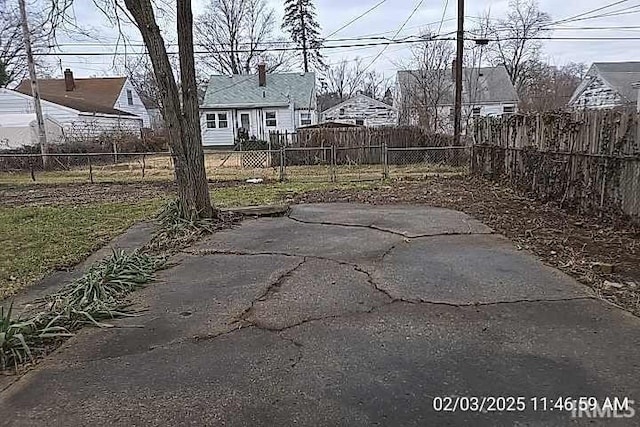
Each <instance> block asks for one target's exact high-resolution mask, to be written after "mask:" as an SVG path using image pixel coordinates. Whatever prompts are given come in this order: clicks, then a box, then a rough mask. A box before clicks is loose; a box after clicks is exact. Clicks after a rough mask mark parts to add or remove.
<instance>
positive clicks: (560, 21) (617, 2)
mask: <svg viewBox="0 0 640 427" xmlns="http://www.w3.org/2000/svg"><path fill="white" fill-rule="evenodd" d="M628 1H629V0H619V1H616V2H613V3H609V4H607V5H604V6H601V7H598V8H596V9H592V10H588V11H586V12H582V13H579V14H577V15H573V16H569V17H567V18H563V19H560V20H558V21H555V22H552V23H551V24H561V23H563V22H567V21H571V20H572V19H576V18H580V17H582V16H585V15H591V14H592V13H595V12H599V11H601V10H604V9H608V8H610V7H613V6H617V5H619V4H622V3H627V2H628Z"/></svg>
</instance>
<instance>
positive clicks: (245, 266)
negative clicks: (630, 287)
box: [0, 206, 640, 426]
mask: <svg viewBox="0 0 640 427" xmlns="http://www.w3.org/2000/svg"><path fill="white" fill-rule="evenodd" d="M355 208H357V206H356V207H354V209H355ZM336 209H337V210H340V209H347V210H348V209H349V207H348V206H339V207H336ZM352 212H355V211H352ZM409 212H413V213H414V214H415V211H407V215H408V213H409ZM403 221H404V220H403ZM356 222H358V223H361V224H365V223H367V222H368V220H367V221H365V220H361V219H357V218H356ZM454 222H455V223H456V224H458V225H459V221H454ZM458 225H456V227H458ZM425 229H426V228H425V227H423V228H422V231H421V232H423V231H424V230H425ZM452 229H453V228H452ZM403 230H404V231H407V230H409V231H410V232H416V233H417V231H416V230H414V229H408V228H407V229H404V228H402V227H401V226H400V225H398V227H396V226H395V225H394V231H393V232H388V231H380V230H376V229H373V228H371V227H369V226H361V225H324V224H315V223H312V224H309V223H302V222H298V221H294V220H292V219H289V218H262V219H258V220H249V221H245V222H244V223H242V225H241V226H239V227H237V228H235V229H232V230H225V231H222V232H219V233H216V234H215V235H213V236H211V237H210V238H208V239H206V240H205V241H203V242H202V243H201V244H199V245H198V247H197V248H194V249H196V252H194V254H191V255H186V254H182V255H180V256H179V257H177V258H176V261H178V262H179V264H178V265H177V266H176V267H174V268H172V269H170V270H167V271H165V272H163V273H162V275H161V279H162V281H161V282H160V283H156V284H153V285H151V286H149V287H147V288H146V289H144V290H143V291H141V292H139V293H136V294H135V295H134V296H133V301H134V303H135V305H136V306H137V307H141V308H147V311H146V312H144V313H143V315H142V316H141V317H137V318H132V319H127V320H123V321H119V323H118V325H119V326H128V328H125V329H120V328H118V329H111V330H95V329H86V330H84V331H82V332H81V333H80V334H79V335H78V336H76V337H74V338H72V339H71V340H69V341H67V343H66V344H65V345H64V347H63V348H61V349H60V350H59V351H57V352H55V353H54V354H52V355H50V356H49V357H48V358H47V359H46V360H44V361H43V362H42V363H41V364H40V365H38V366H37V367H36V368H34V369H33V370H32V371H30V372H29V373H27V374H26V375H25V376H23V377H22V378H21V379H20V380H18V381H17V382H15V383H14V384H12V385H10V386H9V387H8V388H6V389H4V390H2V391H0V414H2V417H0V425H3V426H4V425H20V426H22V425H38V426H39V425H109V424H113V425H174V424H175V425H184V424H194V425H229V426H246V425H251V426H254V425H256V426H262V425H264V426H272V425H278V426H280V425H283V426H284V425H303V426H325V425H326V426H335V425H348V426H365V425H366V426H369V425H376V424H377V425H389V426H396V425H402V426H424V425H480V426H482V425H488V426H494V425H529V426H554V425H568V424H571V425H598V424H599V423H600V421H602V420H593V419H591V418H589V419H586V418H582V419H572V418H571V414H568V413H567V412H566V411H558V410H554V411H550V410H546V411H543V410H541V409H540V408H541V406H542V405H543V403H542V402H543V400H542V399H550V400H548V401H553V402H555V400H556V399H557V398H559V397H564V398H566V397H575V398H579V397H581V396H594V397H597V398H598V399H604V398H605V397H619V398H625V397H627V398H628V399H631V400H633V401H635V402H640V383H639V382H638V381H637V373H638V372H640V353H638V351H637V349H638V348H639V347H640V319H638V318H636V317H634V316H632V315H630V314H628V313H626V312H623V311H621V310H618V309H615V308H613V307H610V306H608V305H605V304H604V303H602V302H600V301H597V300H594V299H588V298H586V297H585V293H584V288H582V287H581V286H579V285H578V284H577V283H576V282H574V281H573V280H571V279H569V278H568V277H566V276H564V275H562V274H561V273H559V272H558V271H556V270H554V269H551V268H549V267H545V266H544V265H542V264H541V263H540V262H539V261H538V260H536V259H535V258H533V257H531V256H530V255H529V254H527V253H525V252H521V251H516V250H515V249H514V248H513V247H512V246H511V245H510V244H509V242H508V241H507V240H506V239H504V238H502V237H500V236H495V235H486V234H476V233H473V234H469V235H467V233H459V234H463V235H456V236H443V235H437V236H429V237H420V238H412V239H407V238H404V237H403V236H401V235H398V233H397V231H403ZM438 230H440V231H442V230H444V231H445V232H446V231H447V230H448V228H447V227H441V226H438ZM219 251H223V252H226V253H225V254H220V253H217V252H219ZM387 294H390V295H391V296H392V297H395V298H401V299H403V300H413V301H419V300H424V301H430V302H419V303H418V302H407V301H398V300H395V301H392V299H391V298H389V297H388V296H387ZM576 298H577V299H576ZM521 300H526V302H522V301H521ZM556 300H557V301H556ZM560 300H561V301H560ZM433 301H435V302H437V303H434V302H433ZM475 303H481V304H488V305H467V304H475ZM494 303H495V304H494ZM252 322H253V323H252ZM136 324H139V325H142V326H144V328H134V327H132V326H134V325H136ZM280 329H282V330H280ZM3 385H4V383H1V382H0V387H3ZM437 396H450V397H451V396H453V397H456V396H516V397H518V396H522V397H524V398H525V404H526V410H525V411H506V410H505V411H500V412H493V411H484V412H473V411H466V412H465V411H460V410H458V411H455V412H436V411H435V410H434V408H433V402H434V398H435V397H437ZM532 398H537V399H538V400H537V403H538V410H537V411H534V410H533V402H532V400H531V399H532ZM632 405H635V406H633V408H634V409H635V410H636V412H637V411H638V409H639V408H638V407H637V404H635V403H633V404H632ZM629 413H630V412H629V411H625V412H623V414H629ZM636 417H638V415H637V414H636ZM594 421H595V422H594ZM604 421H605V422H606V424H607V425H609V424H610V422H611V421H612V420H610V419H606V420H604ZM613 421H619V422H620V425H636V424H637V423H634V421H636V419H631V420H629V419H626V418H621V419H619V420H613Z"/></svg>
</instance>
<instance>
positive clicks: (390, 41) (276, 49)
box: [38, 37, 454, 56]
mask: <svg viewBox="0 0 640 427" xmlns="http://www.w3.org/2000/svg"><path fill="white" fill-rule="evenodd" d="M436 40H454V39H453V38H445V37H437V38H431V39H420V38H418V39H414V40H408V39H403V40H395V39H388V40H387V41H379V42H370V43H353V44H342V45H330V46H322V47H320V49H344V48H351V47H374V46H390V45H400V44H412V43H424V42H429V41H436ZM301 49H302V48H301V47H300V48H299V47H290V48H289V47H287V48H283V47H274V48H269V47H265V48H259V50H266V51H272V52H290V51H296V50H301ZM231 52H236V53H249V52H250V51H249V50H246V49H237V50H233V51H231V50H220V51H216V52H215V53H231ZM144 53H145V52H119V51H113V52H44V53H40V54H38V55H39V56H113V55H136V54H138V55H139V54H144ZM194 53H195V54H197V55H202V54H211V53H212V52H211V51H209V50H195V51H194ZM167 54H169V55H177V54H178V52H177V51H168V52H167Z"/></svg>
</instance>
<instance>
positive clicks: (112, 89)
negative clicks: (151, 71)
mask: <svg viewBox="0 0 640 427" xmlns="http://www.w3.org/2000/svg"><path fill="white" fill-rule="evenodd" d="M64 74H65V78H64V79H41V80H38V84H39V87H40V97H41V99H42V103H41V104H42V111H43V114H44V115H45V117H49V118H51V119H53V120H55V121H56V122H58V123H60V124H61V125H62V127H63V128H64V131H65V135H66V137H68V138H82V137H95V136H98V135H101V134H103V133H115V132H132V133H139V132H140V129H141V128H142V127H148V125H149V116H148V114H147V111H146V109H145V107H144V105H143V104H142V101H141V100H140V97H139V96H138V94H137V93H136V91H135V89H134V88H133V86H132V85H131V83H130V82H129V81H128V79H127V78H126V77H102V78H82V79H74V77H73V73H72V72H71V70H69V69H67V70H66V71H65V73H64ZM34 112H35V110H34V105H33V99H32V96H31V82H30V81H28V80H24V81H23V82H22V83H20V85H18V87H17V88H16V89H15V90H9V89H0V115H5V114H29V113H34ZM0 125H1V123H0Z"/></svg>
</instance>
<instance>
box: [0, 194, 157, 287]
mask: <svg viewBox="0 0 640 427" xmlns="http://www.w3.org/2000/svg"><path fill="white" fill-rule="evenodd" d="M162 203H163V201H162V200H161V199H156V200H147V201H141V202H136V203H98V204H87V205H78V206H71V205H61V206H40V207H32V206H21V207H0V247H2V250H1V251H0V299H2V298H6V297H8V296H10V295H13V294H15V293H16V292H18V291H19V290H21V289H23V288H25V287H27V286H29V285H31V284H32V283H34V282H35V281H37V280H39V279H41V278H43V277H44V276H45V275H46V274H47V273H49V272H51V271H52V270H54V269H56V268H62V267H68V266H72V265H75V264H77V263H78V262H80V261H82V260H83V259H84V258H86V257H87V256H88V255H89V254H91V253H92V252H94V251H95V250H97V249H98V248H100V247H101V246H103V245H104V244H105V243H107V242H108V241H109V240H111V239H112V238H114V237H115V236H117V235H118V234H120V233H122V232H124V231H125V230H126V229H127V228H129V227H131V226H132V225H133V224H135V223H137V222H139V221H142V220H145V219H150V218H152V217H153V216H154V215H155V214H156V213H157V212H158V210H159V209H160V207H161V205H162Z"/></svg>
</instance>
